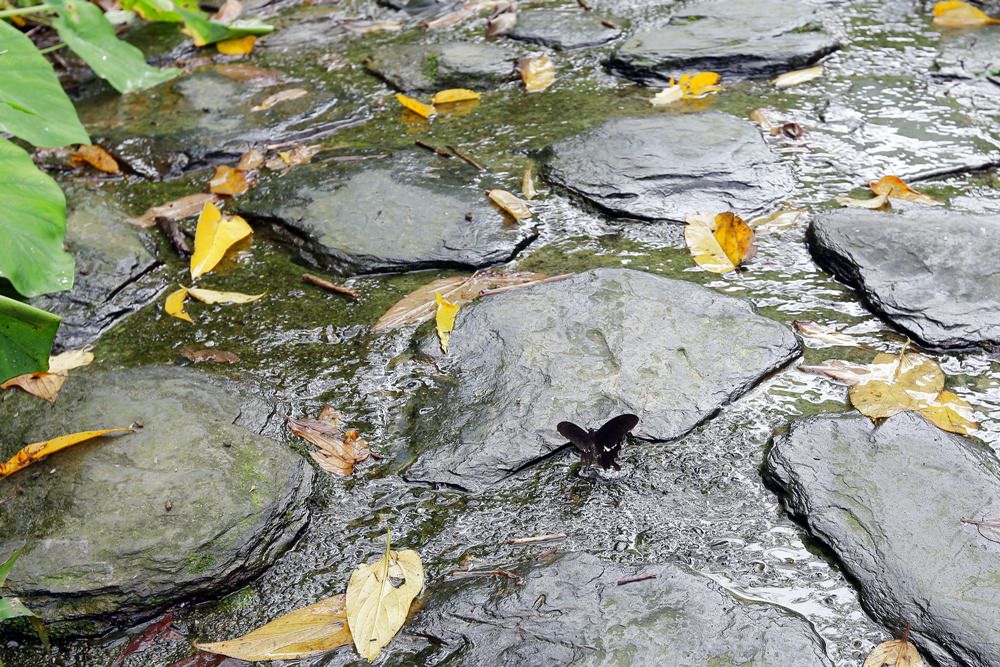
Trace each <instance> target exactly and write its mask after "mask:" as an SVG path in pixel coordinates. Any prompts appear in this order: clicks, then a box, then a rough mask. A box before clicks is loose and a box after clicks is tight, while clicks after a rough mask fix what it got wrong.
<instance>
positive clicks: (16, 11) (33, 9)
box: [0, 5, 53, 19]
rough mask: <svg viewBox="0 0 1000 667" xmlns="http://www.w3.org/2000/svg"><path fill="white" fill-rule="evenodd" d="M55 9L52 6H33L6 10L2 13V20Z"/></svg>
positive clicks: (0, 17)
mask: <svg viewBox="0 0 1000 667" xmlns="http://www.w3.org/2000/svg"><path fill="white" fill-rule="evenodd" d="M51 9H53V7H52V5H33V6H31V7H17V8H15V9H4V10H2V11H0V19H3V18H7V17H8V16H23V15H24V14H38V13H39V12H47V11H50V10H51Z"/></svg>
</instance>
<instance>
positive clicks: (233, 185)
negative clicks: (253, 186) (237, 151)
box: [208, 165, 250, 196]
mask: <svg viewBox="0 0 1000 667" xmlns="http://www.w3.org/2000/svg"><path fill="white" fill-rule="evenodd" d="M249 189H250V183H249V181H247V179H246V175H245V174H244V173H243V170H242V169H233V168H232V167H227V166H226V165H220V166H218V167H216V168H215V175H214V176H212V180H210V181H209V182H208V190H209V192H212V193H213V194H217V195H229V196H236V195H241V194H243V193H244V192H246V191H247V190H249Z"/></svg>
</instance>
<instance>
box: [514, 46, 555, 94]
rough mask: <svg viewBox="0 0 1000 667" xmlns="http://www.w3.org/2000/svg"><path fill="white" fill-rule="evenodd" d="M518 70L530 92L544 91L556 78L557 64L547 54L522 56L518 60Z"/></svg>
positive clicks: (525, 87) (526, 88)
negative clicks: (529, 56)
mask: <svg viewBox="0 0 1000 667" xmlns="http://www.w3.org/2000/svg"><path fill="white" fill-rule="evenodd" d="M517 71H518V72H519V73H520V74H521V81H523V82H524V89H525V90H526V91H528V92H529V93H537V92H540V91H543V90H545V89H546V88H548V87H549V86H551V85H552V83H553V82H554V81H555V80H556V66H555V65H554V64H553V63H552V59H551V58H549V57H548V56H547V55H544V56H539V57H537V58H521V59H520V60H518V61H517Z"/></svg>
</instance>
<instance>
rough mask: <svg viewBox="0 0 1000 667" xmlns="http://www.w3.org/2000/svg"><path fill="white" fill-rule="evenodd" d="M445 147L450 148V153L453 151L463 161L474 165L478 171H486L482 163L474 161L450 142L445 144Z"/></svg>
mask: <svg viewBox="0 0 1000 667" xmlns="http://www.w3.org/2000/svg"><path fill="white" fill-rule="evenodd" d="M445 148H447V149H448V150H450V151H451V152H452V153H454V154H455V155H456V156H458V157H459V158H460V159H461V160H463V161H464V162H467V163H468V164H471V165H472V166H473V167H475V168H476V169H478V170H479V171H486V167H484V166H483V165H481V164H479V163H478V162H476V161H475V160H473V159H472V158H471V157H469V156H468V155H466V154H465V153H463V152H462V151H460V150H458V149H457V148H455V147H454V146H452V145H451V144H448V145H446V146H445Z"/></svg>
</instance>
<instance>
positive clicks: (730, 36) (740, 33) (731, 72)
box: [607, 0, 837, 86]
mask: <svg viewBox="0 0 1000 667" xmlns="http://www.w3.org/2000/svg"><path fill="white" fill-rule="evenodd" d="M818 8H819V5H818V4H817V3H814V2H810V1H809V0H793V1H791V2H784V3H782V4H781V9H780V10H776V9H775V7H774V6H772V5H769V4H767V3H762V2H758V0H705V1H702V2H695V3H690V4H687V5H684V7H683V8H682V9H679V10H677V11H674V12H671V13H669V14H668V15H667V16H665V17H663V18H661V19H660V20H658V21H654V22H653V24H652V25H649V24H646V25H643V26H641V27H639V28H638V29H637V30H636V31H635V32H633V33H632V35H631V36H630V37H629V38H628V39H627V40H626V41H625V42H624V43H623V44H622V46H621V48H620V49H618V51H616V52H615V53H614V54H613V55H612V56H611V58H610V59H609V60H608V62H607V66H608V67H609V69H611V71H612V72H614V73H615V74H618V75H619V76H623V77H625V78H628V79H632V80H633V81H637V82H639V83H642V84H645V85H649V86H661V85H663V84H664V83H666V82H667V81H668V80H669V79H670V77H674V78H677V77H679V76H680V75H682V74H685V73H690V72H699V71H710V72H718V73H719V74H721V75H722V76H723V78H760V77H770V76H774V75H775V74H780V73H782V72H787V71H789V70H794V69H800V68H802V67H806V66H808V65H810V64H812V63H814V62H816V61H817V60H819V59H820V58H822V57H823V56H825V55H827V54H828V53H831V52H833V51H834V50H836V48H837V41H836V40H835V39H834V37H833V36H832V35H831V34H830V33H829V32H827V31H826V30H825V29H824V28H823V27H822V25H821V24H820V23H819V21H818V20H817V9H818Z"/></svg>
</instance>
